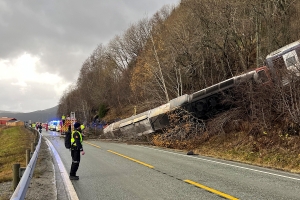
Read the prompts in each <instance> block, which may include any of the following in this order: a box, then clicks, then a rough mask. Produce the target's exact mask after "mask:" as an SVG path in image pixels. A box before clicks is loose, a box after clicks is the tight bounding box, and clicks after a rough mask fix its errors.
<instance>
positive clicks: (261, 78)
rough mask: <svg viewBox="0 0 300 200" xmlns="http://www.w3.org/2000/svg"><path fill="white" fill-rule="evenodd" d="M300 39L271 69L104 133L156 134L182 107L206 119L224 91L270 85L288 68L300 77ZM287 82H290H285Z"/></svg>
mask: <svg viewBox="0 0 300 200" xmlns="http://www.w3.org/2000/svg"><path fill="white" fill-rule="evenodd" d="M299 55H300V40H298V41H296V42H294V43H291V44H289V45H287V46H285V47H282V48H280V49H278V50H276V51H274V52H272V53H271V54H269V55H268V56H267V57H266V64H267V66H263V67H260V68H257V69H255V70H253V71H250V72H247V73H244V74H242V75H239V76H234V77H232V78H230V79H227V80H225V81H222V82H220V83H217V84H215V85H212V86H210V87H207V88H205V89H202V90H199V91H197V92H195V93H193V94H190V95H187V94H184V95H182V96H180V97H177V98H175V99H172V100H170V101H169V102H168V103H166V104H163V105H161V106H159V107H156V108H153V109H151V110H148V111H146V112H143V113H140V114H138V115H134V116H131V117H129V118H126V119H123V120H120V121H118V122H114V123H112V124H110V125H109V126H107V127H106V128H105V129H104V134H107V135H111V136H114V137H122V136H133V137H135V136H141V135H145V134H149V133H153V132H156V131H159V130H162V129H163V128H165V127H167V126H168V125H169V119H168V115H167V113H169V112H170V111H173V110H176V109H178V108H184V109H186V110H187V111H189V112H191V113H193V114H194V115H195V116H196V117H198V118H203V117H204V116H205V115H206V114H207V113H208V112H210V111H211V110H213V109H216V106H217V105H218V95H219V94H220V93H221V92H224V91H227V90H230V89H231V88H233V87H235V86H237V85H239V84H241V83H244V82H247V81H253V82H254V83H257V84H261V85H264V84H269V83H270V82H271V80H272V79H274V77H275V75H276V70H277V69H282V68H285V69H287V71H289V72H291V73H295V74H297V75H300V73H299V69H300V63H299ZM285 82H286V81H285Z"/></svg>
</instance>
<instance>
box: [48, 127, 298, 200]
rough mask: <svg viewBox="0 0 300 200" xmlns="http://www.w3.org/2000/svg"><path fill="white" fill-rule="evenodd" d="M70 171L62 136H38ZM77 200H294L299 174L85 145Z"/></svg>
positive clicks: (145, 149) (194, 157) (170, 153)
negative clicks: (53, 150) (46, 140)
mask: <svg viewBox="0 0 300 200" xmlns="http://www.w3.org/2000/svg"><path fill="white" fill-rule="evenodd" d="M43 135H44V137H46V138H47V139H48V140H49V141H50V142H51V144H52V145H53V146H54V147H55V149H56V151H57V152H58V153H59V157H60V159H61V161H62V163H63V165H64V167H65V168H66V171H67V172H69V169H70V165H71V157H70V152H69V150H67V149H65V147H64V142H63V138H61V137H60V136H59V134H58V133H56V132H53V131H48V132H43ZM83 148H84V150H85V152H86V154H85V155H84V156H82V157H81V158H82V160H81V163H80V167H79V170H78V174H77V175H79V176H80V180H79V181H72V184H73V187H74V189H75V191H76V194H77V196H78V198H79V199H80V200H85V199H87V200H91V199H95V200H96V199H128V200H129V199H130V200H134V199H138V200H140V199H172V200H175V199H205V200H209V199H214V200H215V199H255V200H257V199H272V200H277V199H278V200H279V199H285V200H286V199H289V200H292V199H299V198H300V175H299V174H293V173H287V172H283V171H278V170H273V169H266V168H261V167H257V166H252V165H247V164H241V163H238V162H231V161H225V160H220V159H215V158H210V157H204V156H199V155H192V156H190V155H186V154H185V153H184V152H181V151H176V150H169V149H162V148H157V147H151V146H141V145H127V144H124V143H113V142H105V141H98V140H87V141H84V144H83Z"/></svg>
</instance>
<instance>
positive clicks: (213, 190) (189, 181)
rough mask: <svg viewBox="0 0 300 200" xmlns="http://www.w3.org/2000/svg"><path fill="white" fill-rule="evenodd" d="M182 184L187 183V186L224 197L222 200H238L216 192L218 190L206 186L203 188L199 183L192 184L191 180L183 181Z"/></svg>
mask: <svg viewBox="0 0 300 200" xmlns="http://www.w3.org/2000/svg"><path fill="white" fill-rule="evenodd" d="M184 182H186V183H189V184H192V185H194V186H197V187H199V188H202V189H204V190H207V191H209V192H212V193H215V194H217V195H219V196H221V197H224V198H226V199H231V200H238V198H236V197H233V196H230V195H228V194H225V193H223V192H220V191H218V190H215V189H212V188H210V187H207V186H205V185H201V184H200V183H197V182H194V181H191V180H184Z"/></svg>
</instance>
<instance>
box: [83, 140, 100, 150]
mask: <svg viewBox="0 0 300 200" xmlns="http://www.w3.org/2000/svg"><path fill="white" fill-rule="evenodd" d="M84 143H87V144H89V145H91V146H94V147H97V148H99V149H101V147H99V146H97V145H95V144H92V143H89V142H85V141H84Z"/></svg>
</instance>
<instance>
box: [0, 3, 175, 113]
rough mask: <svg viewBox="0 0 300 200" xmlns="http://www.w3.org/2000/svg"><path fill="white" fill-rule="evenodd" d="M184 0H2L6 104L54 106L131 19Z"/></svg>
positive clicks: (2, 97)
mask: <svg viewBox="0 0 300 200" xmlns="http://www.w3.org/2000/svg"><path fill="white" fill-rule="evenodd" d="M178 3H179V0H0V41H1V44H0V85H1V91H0V110H4V111H17V112H32V111H36V110H44V109H48V108H51V107H54V106H56V105H57V104H58V101H59V98H60V97H61V95H62V93H63V91H64V90H65V89H66V88H67V87H68V86H69V85H70V84H72V83H75V82H76V80H77V77H78V75H79V70H80V68H81V66H82V63H83V62H84V61H85V60H86V59H87V58H88V57H89V56H90V55H91V53H92V52H93V50H94V49H95V48H96V47H97V46H98V45H99V44H104V45H105V44H107V43H108V42H109V40H111V39H113V38H114V37H115V36H116V35H118V34H122V33H123V32H124V31H125V30H126V29H127V28H128V27H129V26H130V25H131V24H133V23H136V22H138V21H139V20H140V19H142V18H145V17H149V18H150V17H152V15H153V14H154V13H155V12H156V11H158V10H159V9H160V8H161V7H162V6H164V5H178Z"/></svg>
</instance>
